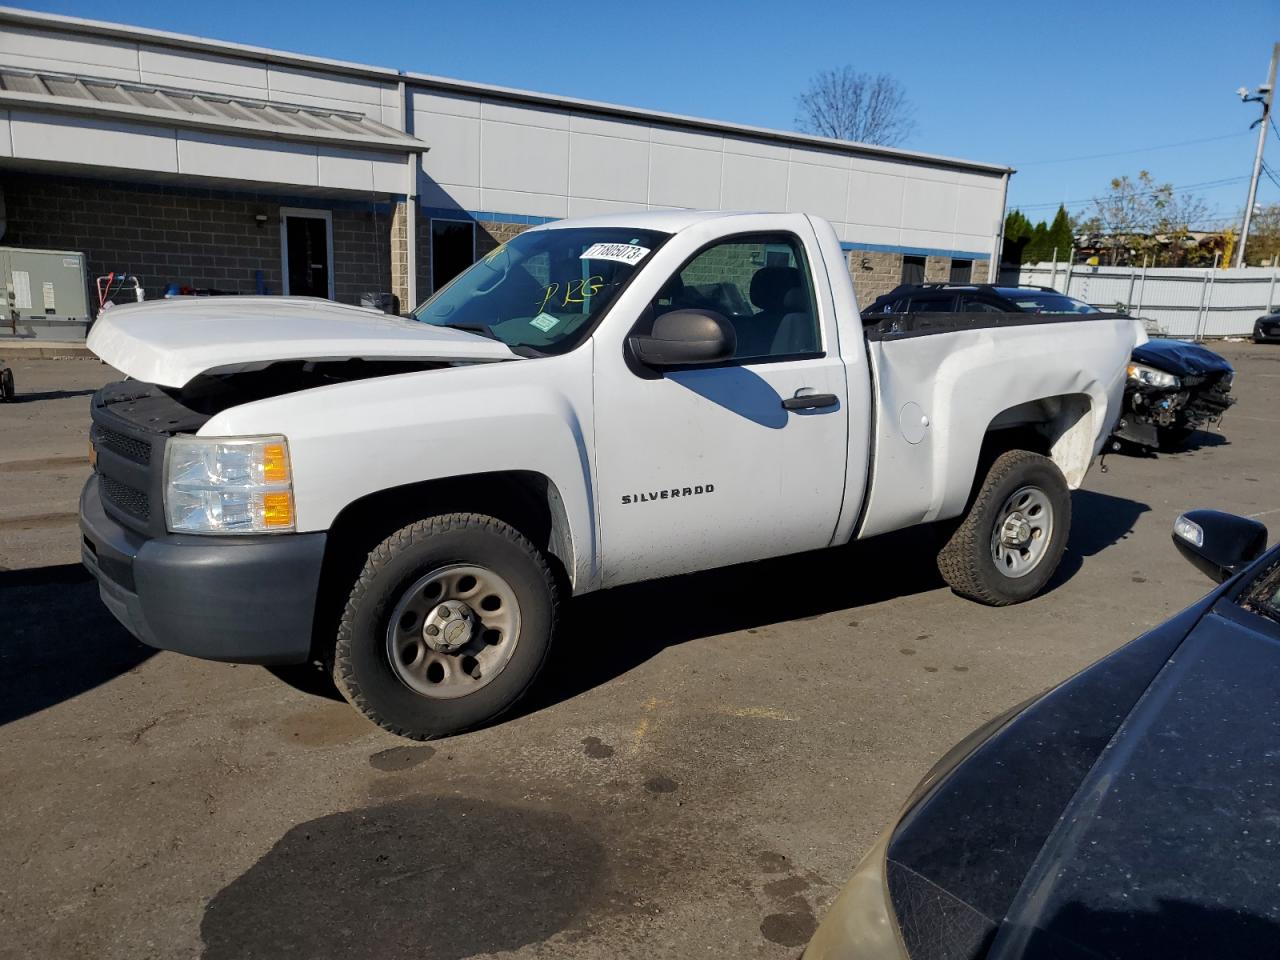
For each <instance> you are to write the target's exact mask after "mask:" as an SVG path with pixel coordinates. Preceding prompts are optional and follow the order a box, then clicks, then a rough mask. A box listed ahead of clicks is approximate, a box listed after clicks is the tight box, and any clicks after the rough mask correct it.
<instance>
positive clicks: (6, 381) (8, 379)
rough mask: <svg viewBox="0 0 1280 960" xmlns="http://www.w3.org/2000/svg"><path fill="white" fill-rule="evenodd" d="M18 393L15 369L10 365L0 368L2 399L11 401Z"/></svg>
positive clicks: (0, 398)
mask: <svg viewBox="0 0 1280 960" xmlns="http://www.w3.org/2000/svg"><path fill="white" fill-rule="evenodd" d="M16 393H17V391H16V390H15V389H14V386H13V371H12V370H10V369H9V368H8V367H3V368H0V400H3V401H4V402H5V403H9V402H11V401H12V400H13V398H14V396H15V395H16Z"/></svg>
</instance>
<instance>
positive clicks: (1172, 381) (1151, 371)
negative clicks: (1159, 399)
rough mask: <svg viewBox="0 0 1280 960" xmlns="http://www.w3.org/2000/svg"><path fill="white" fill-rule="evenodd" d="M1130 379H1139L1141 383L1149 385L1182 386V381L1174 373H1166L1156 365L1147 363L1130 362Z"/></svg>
mask: <svg viewBox="0 0 1280 960" xmlns="http://www.w3.org/2000/svg"><path fill="white" fill-rule="evenodd" d="M1129 379H1130V380H1137V381H1138V382H1139V383H1143V384H1146V385H1147V386H1148V387H1180V386H1182V381H1181V380H1179V379H1178V378H1177V377H1175V376H1174V375H1173V374H1172V373H1165V372H1164V371H1163V370H1157V369H1156V368H1155V367H1148V366H1147V365H1146V364H1145V363H1131V364H1129Z"/></svg>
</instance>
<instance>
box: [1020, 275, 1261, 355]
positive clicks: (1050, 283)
mask: <svg viewBox="0 0 1280 960" xmlns="http://www.w3.org/2000/svg"><path fill="white" fill-rule="evenodd" d="M1010 279H1013V278H1012V277H1010ZM1278 280H1280V270H1275V269H1273V268H1271V267H1245V268H1242V269H1239V270H1234V269H1231V270H1216V271H1215V270H1209V269H1205V268H1203V267H1161V268H1151V269H1148V270H1146V271H1145V277H1144V271H1143V269H1142V268H1141V267H1091V266H1075V267H1072V269H1071V282H1070V288H1069V293H1070V295H1071V296H1073V297H1076V298H1077V299H1079V300H1083V301H1085V302H1086V303H1090V304H1093V305H1094V306H1095V307H1099V308H1100V309H1104V310H1114V309H1117V308H1119V309H1124V310H1127V311H1128V312H1130V313H1132V314H1134V315H1135V316H1139V317H1141V318H1142V319H1144V320H1148V321H1150V322H1152V323H1153V324H1154V325H1155V326H1156V327H1157V329H1158V332H1160V333H1163V334H1167V335H1168V336H1172V337H1194V336H1196V335H1197V333H1198V334H1199V335H1201V336H1207V337H1227V336H1247V335H1249V334H1250V333H1252V331H1253V322H1254V321H1255V320H1256V319H1257V318H1258V317H1259V316H1261V315H1262V314H1264V313H1268V312H1270V309H1271V305H1272V304H1276V298H1277V297H1280V283H1278V282H1277V281H1278ZM1017 282H1019V283H1023V284H1029V285H1032V286H1037V287H1054V288H1055V289H1057V290H1063V291H1064V292H1067V268H1066V264H1057V265H1056V266H1054V265H1052V264H1047V263H1042V264H1038V265H1034V266H1033V265H1030V264H1027V265H1025V266H1023V267H1022V269H1021V271H1020V272H1019V274H1018V278H1017Z"/></svg>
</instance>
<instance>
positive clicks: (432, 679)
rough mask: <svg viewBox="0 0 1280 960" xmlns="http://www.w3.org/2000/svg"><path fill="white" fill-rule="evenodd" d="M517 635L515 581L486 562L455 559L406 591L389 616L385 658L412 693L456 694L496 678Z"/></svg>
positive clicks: (450, 696) (442, 696) (444, 696)
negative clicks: (481, 564)
mask: <svg viewBox="0 0 1280 960" xmlns="http://www.w3.org/2000/svg"><path fill="white" fill-rule="evenodd" d="M519 637H520V604H519V602H518V601H517V600H516V595H515V591H514V590H512V589H511V585H510V584H509V583H507V581H506V580H504V579H503V578H502V577H500V576H498V574H496V573H494V572H493V571H492V570H489V569H487V568H485V567H478V566H472V565H467V564H455V565H451V566H447V567H440V568H438V569H436V570H432V571H431V572H430V573H428V574H427V575H426V576H424V577H422V578H420V579H419V580H418V581H417V582H415V583H414V584H413V585H412V586H411V587H409V589H408V590H406V591H405V592H404V594H403V595H402V596H401V598H400V601H399V603H397V604H396V606H395V609H394V611H393V612H392V614H391V620H390V621H389V622H388V624H387V659H388V660H389V662H390V663H391V669H392V670H393V671H394V672H395V674H396V676H397V677H399V678H400V680H401V682H403V683H404V684H405V686H407V687H409V689H411V690H413V691H414V692H415V693H420V694H422V695H423V696H426V697H432V698H438V699H446V700H452V699H455V698H457V697H465V696H466V695H467V694H470V693H474V692H475V691H477V690H479V689H480V688H481V687H484V686H486V685H487V684H489V683H491V682H492V681H493V680H494V678H496V677H497V676H498V674H499V673H501V672H502V669H503V668H504V667H505V666H506V665H507V663H508V662H509V661H510V660H511V656H512V654H514V653H515V648H516V643H517V642H518V640H519Z"/></svg>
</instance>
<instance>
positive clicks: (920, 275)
mask: <svg viewBox="0 0 1280 960" xmlns="http://www.w3.org/2000/svg"><path fill="white" fill-rule="evenodd" d="M902 282H903V283H924V257H903V258H902Z"/></svg>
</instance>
